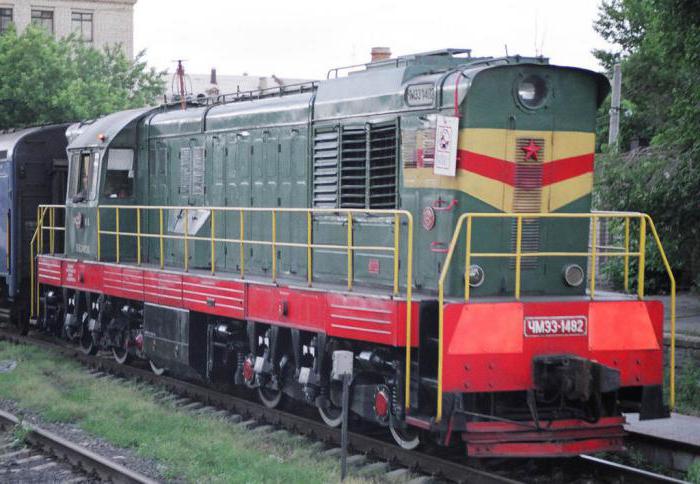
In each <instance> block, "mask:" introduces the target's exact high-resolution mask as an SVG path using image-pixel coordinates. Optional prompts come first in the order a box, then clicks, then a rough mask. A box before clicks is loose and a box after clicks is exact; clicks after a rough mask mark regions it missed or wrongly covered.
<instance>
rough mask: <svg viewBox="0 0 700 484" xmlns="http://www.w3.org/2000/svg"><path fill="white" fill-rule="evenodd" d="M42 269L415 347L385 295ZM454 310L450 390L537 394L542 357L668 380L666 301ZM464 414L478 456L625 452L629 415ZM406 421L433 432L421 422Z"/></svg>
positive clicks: (117, 291) (68, 282) (449, 335)
mask: <svg viewBox="0 0 700 484" xmlns="http://www.w3.org/2000/svg"><path fill="white" fill-rule="evenodd" d="M37 267H38V274H39V276H38V277H39V282H40V283H41V284H49V285H53V286H64V287H69V288H73V289H80V290H85V291H89V292H95V293H104V294H107V295H111V296H116V297H121V298H126V299H133V300H138V301H144V302H150V303H155V304H161V305H165V306H171V307H178V308H184V309H190V310H192V311H198V312H201V313H205V314H211V315H216V316H223V317H228V318H236V319H245V320H251V321H257V322H264V323H270V324H276V325H280V326H287V327H294V328H298V329H303V330H308V331H315V332H325V333H326V334H328V335H329V336H334V337H339V338H348V339H353V340H361V341H366V342H370V343H375V344H382V345H389V346H395V347H401V346H405V342H406V333H405V329H406V328H405V311H406V302H405V301H404V300H400V299H392V298H389V297H386V296H379V295H378V296H368V295H356V294H351V293H347V292H333V291H329V290H322V289H307V288H300V287H288V286H278V285H271V284H269V283H264V282H259V281H254V280H248V279H246V280H242V279H235V278H224V277H213V276H206V275H195V274H194V273H177V272H173V271H160V270H154V269H151V268H141V267H138V266H133V265H132V266H126V265H115V264H109V263H97V262H79V261H75V260H70V259H63V258H61V257H56V256H44V255H41V256H39V257H38V266H37ZM418 307H419V303H418V302H415V301H414V303H413V308H412V309H413V315H412V320H413V326H412V327H413V335H412V337H411V341H412V345H413V346H417V344H418V341H419V337H418V328H419V325H420V321H419V316H418V313H419V311H418ZM444 314H445V318H444V346H443V350H444V371H443V391H444V392H445V393H470V392H507V391H523V390H528V389H531V388H533V381H532V378H533V375H532V364H531V362H532V361H533V358H534V357H536V356H541V355H561V354H570V355H576V356H580V357H583V358H586V359H589V360H592V361H596V362H598V363H601V364H603V365H606V366H609V367H611V368H616V369H619V370H620V377H621V385H622V386H623V387H624V386H641V385H660V384H662V381H663V353H662V348H663V339H662V338H663V332H662V329H663V306H662V304H661V303H660V302H658V301H649V302H647V301H636V300H624V301H600V302H599V301H587V300H583V301H582V300H579V301H560V302H491V303H469V304H466V303H449V304H447V305H446V307H445V313H444ZM528 325H530V326H528ZM533 325H534V326H533ZM538 325H539V326H538ZM454 418H455V417H454V416H452V417H451V418H450V422H449V427H448V439H449V435H451V434H453V433H460V434H461V438H462V439H463V440H464V441H465V443H466V447H467V453H468V455H470V456H474V457H479V456H481V457H486V456H490V457H496V456H509V457H516V456H519V457H536V456H552V455H576V454H580V453H585V452H602V451H613V450H620V449H622V445H623V437H624V430H623V428H622V424H623V422H624V419H623V417H605V418H601V419H600V420H598V421H597V422H595V423H591V422H587V421H584V420H575V419H572V420H558V421H552V422H540V423H539V425H540V428H536V424H535V423H534V422H524V423H522V424H511V423H504V422H499V421H492V422H478V423H475V422H470V423H467V424H466V426H465V427H464V428H458V426H456V425H455V421H454ZM406 421H407V422H408V423H409V424H410V425H413V426H418V427H424V428H428V429H430V428H431V426H432V424H431V423H430V422H428V421H425V420H421V419H416V418H414V417H411V416H408V417H407V419H406ZM426 426H427V427H426Z"/></svg>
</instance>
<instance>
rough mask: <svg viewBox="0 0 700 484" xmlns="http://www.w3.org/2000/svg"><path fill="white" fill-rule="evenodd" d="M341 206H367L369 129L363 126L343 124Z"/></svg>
mask: <svg viewBox="0 0 700 484" xmlns="http://www.w3.org/2000/svg"><path fill="white" fill-rule="evenodd" d="M341 134H342V150H341V155H340V159H341V164H340V166H341V169H340V207H342V208H365V200H366V198H367V130H366V128H365V126H364V125H362V126H343V127H342V128H341Z"/></svg>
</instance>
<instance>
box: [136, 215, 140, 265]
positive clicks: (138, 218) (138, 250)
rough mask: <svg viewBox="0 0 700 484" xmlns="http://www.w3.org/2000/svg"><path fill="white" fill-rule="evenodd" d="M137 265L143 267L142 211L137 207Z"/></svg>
mask: <svg viewBox="0 0 700 484" xmlns="http://www.w3.org/2000/svg"><path fill="white" fill-rule="evenodd" d="M136 264H137V265H141V209H140V208H139V207H136Z"/></svg>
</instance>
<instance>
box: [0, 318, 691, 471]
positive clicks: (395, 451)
mask: <svg viewBox="0 0 700 484" xmlns="http://www.w3.org/2000/svg"><path fill="white" fill-rule="evenodd" d="M0 340H6V341H10V342H13V343H18V344H32V345H36V346H40V347H43V348H46V349H49V350H52V351H54V352H57V353H59V354H62V355H64V356H68V357H71V358H75V359H77V360H78V361H80V362H81V363H83V364H84V365H85V366H86V367H88V368H90V369H91V371H92V372H93V374H95V375H97V376H105V374H108V375H112V376H114V377H118V378H124V379H128V380H135V381H138V382H145V383H148V384H150V385H154V386H156V387H157V388H159V389H160V391H161V397H163V398H164V399H166V400H169V401H173V400H175V399H177V401H178V403H179V404H180V405H181V406H182V407H186V408H188V409H192V410H194V411H201V410H202V409H208V410H212V411H218V412H222V411H225V412H228V413H229V415H230V416H231V417H232V419H233V421H234V422H240V423H243V424H246V425H247V426H249V427H251V428H253V427H255V428H260V427H265V428H264V429H263V430H272V429H276V428H279V429H284V430H287V431H289V432H291V433H294V434H299V435H304V436H307V437H309V438H311V439H313V440H316V441H320V442H323V443H324V444H325V446H329V447H330V448H329V449H328V450H326V451H325V452H326V453H327V454H329V455H333V454H334V453H337V452H338V450H339V449H337V446H338V445H339V444H340V431H339V429H333V428H330V427H328V426H326V425H325V424H324V423H322V422H320V421H318V420H317V419H315V418H314V417H312V416H311V415H310V414H309V415H305V414H304V412H301V413H302V414H296V413H294V414H293V413H289V412H284V411H281V410H278V409H270V408H267V407H265V406H263V405H260V404H258V403H256V402H254V401H251V400H250V399H247V398H245V397H244V396H243V395H240V394H235V393H234V394H232V393H224V392H222V391H219V390H215V389H212V388H209V387H206V386H203V385H202V384H198V383H192V382H187V381H183V380H178V379H175V378H171V377H168V376H157V375H155V374H154V373H153V372H151V371H150V370H148V369H146V368H145V365H144V367H143V368H140V367H138V366H135V365H120V364H118V363H117V362H116V361H114V360H113V359H112V357H111V355H110V357H105V356H101V355H99V354H98V355H96V356H90V355H85V354H84V353H82V352H81V351H80V350H79V349H78V348H76V347H74V346H71V345H69V344H67V343H63V342H58V341H56V340H49V339H47V338H45V337H43V336H42V335H36V336H33V335H32V336H20V335H19V334H18V333H16V332H14V331H12V330H8V329H0ZM168 393H169V394H170V395H169V396H168ZM195 403H196V405H195ZM374 434H377V435H374ZM349 450H350V451H351V452H353V453H357V455H358V456H360V455H361V456H364V457H363V458H358V461H359V462H362V463H363V465H367V466H371V465H375V466H379V465H384V467H385V468H386V469H387V471H388V472H391V471H389V469H390V468H394V469H395V470H396V468H398V470H401V469H408V470H410V471H412V472H416V473H420V474H425V475H428V476H432V477H434V478H436V479H439V480H444V481H449V482H469V483H518V482H545V480H547V481H548V482H571V481H573V480H577V479H579V478H581V477H582V476H583V477H584V478H590V479H593V480H594V481H596V480H598V479H605V480H606V482H620V483H628V482H640V483H647V482H649V483H652V482H653V483H658V482H683V481H680V480H678V479H674V478H671V477H667V476H664V475H661V474H656V473H652V472H648V471H645V470H642V469H637V468H634V467H630V466H626V465H623V464H619V463H616V462H612V461H607V460H604V459H600V458H596V457H592V456H581V457H578V458H573V459H548V460H534V461H526V462H523V461H522V460H521V461H515V462H514V461H513V460H495V459H494V460H486V461H485V460H473V461H469V460H467V463H465V462H464V457H463V455H461V454H460V455H455V456H449V455H448V456H437V455H432V454H430V453H428V452H416V451H408V450H404V449H401V448H400V447H398V446H396V445H395V444H394V443H393V442H392V441H390V440H388V439H384V438H382V437H381V436H379V433H378V432H372V430H369V431H368V432H366V433H362V434H360V433H356V432H350V433H349ZM552 468H556V469H557V470H556V471H555V473H556V476H555V478H554V479H553V480H551V479H548V475H549V474H550V473H551V472H552Z"/></svg>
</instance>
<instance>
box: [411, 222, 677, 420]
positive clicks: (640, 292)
mask: <svg viewBox="0 0 700 484" xmlns="http://www.w3.org/2000/svg"><path fill="white" fill-rule="evenodd" d="M475 219H479V220H483V219H511V220H514V221H515V223H516V242H515V251H514V252H473V251H472V236H473V233H472V232H473V227H472V226H473V221H474V220H475ZM539 219H588V220H589V221H590V224H591V225H590V226H591V245H590V249H589V251H588V252H524V251H523V250H522V231H523V220H539ZM604 219H608V220H610V219H613V220H614V219H617V220H621V221H624V233H625V235H624V238H625V239H624V244H625V245H624V247H623V248H622V249H621V250H615V251H605V252H600V251H598V246H597V240H598V224H599V222H600V220H604ZM631 220H637V221H638V223H639V235H638V237H639V239H638V240H639V248H638V249H639V250H638V251H635V252H630V221H631ZM465 226H466V235H465V239H466V240H465V246H466V247H465V271H464V301H466V302H468V301H469V299H470V285H469V267H470V266H471V261H472V259H473V258H476V257H483V258H509V259H514V260H515V288H514V297H515V299H516V300H520V298H521V277H522V276H521V267H522V260H523V258H527V257H589V258H590V261H591V263H590V267H589V275H588V282H589V287H588V296H589V297H590V298H591V299H595V297H596V287H595V284H596V269H597V267H596V266H597V258H598V257H623V258H624V265H625V268H624V285H625V289H626V290H628V289H629V260H630V257H636V258H637V260H638V268H639V270H638V271H637V272H638V280H637V297H638V299H640V300H642V299H644V272H645V253H646V237H647V226H648V227H649V228H650V229H651V234H652V236H653V238H654V241H655V242H656V247H657V250H658V251H659V254H660V256H661V260H662V261H663V264H664V267H665V269H666V273H667V275H668V278H669V281H670V287H671V348H670V353H671V354H670V362H669V363H670V383H669V389H670V407H671V409H673V407H674V406H675V399H676V395H675V392H676V380H675V349H676V346H675V339H676V280H675V278H674V277H673V271H672V270H671V266H670V264H669V262H668V259H667V258H666V253H665V252H664V249H663V246H662V245H661V239H660V238H659V234H658V233H657V231H656V227H655V226H654V222H653V220H652V219H651V217H649V215H647V214H643V213H637V212H593V213H465V214H462V215H461V216H460V217H459V219H458V220H457V225H456V227H455V230H454V232H453V235H452V239H451V240H450V245H449V248H448V251H447V255H446V257H445V262H444V264H443V266H442V272H441V273H440V279H439V282H438V303H439V315H438V337H439V343H438V370H437V411H436V417H435V420H436V421H437V422H439V421H440V420H441V419H442V383H443V382H442V373H443V361H444V354H443V353H444V344H443V338H444V311H445V280H446V279H447V276H448V274H449V272H450V266H451V263H452V259H453V256H454V252H455V249H456V248H457V246H458V242H459V239H460V237H461V235H462V231H463V230H464V227H465ZM409 356H410V355H409Z"/></svg>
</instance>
